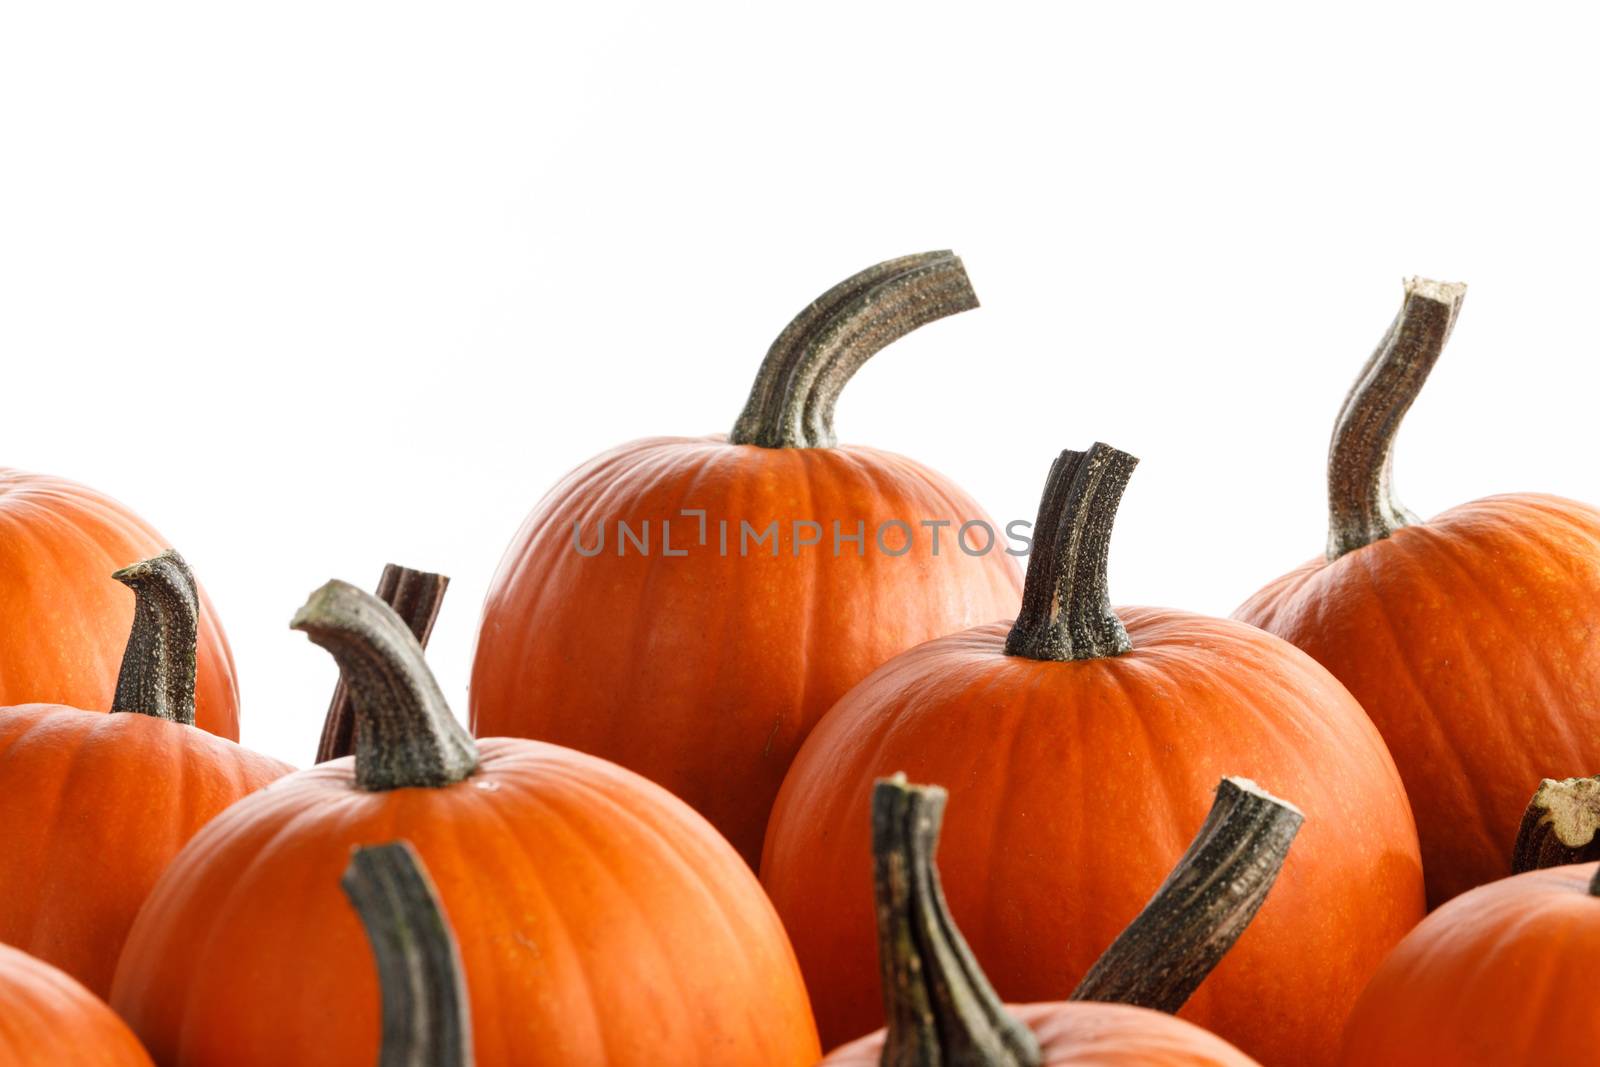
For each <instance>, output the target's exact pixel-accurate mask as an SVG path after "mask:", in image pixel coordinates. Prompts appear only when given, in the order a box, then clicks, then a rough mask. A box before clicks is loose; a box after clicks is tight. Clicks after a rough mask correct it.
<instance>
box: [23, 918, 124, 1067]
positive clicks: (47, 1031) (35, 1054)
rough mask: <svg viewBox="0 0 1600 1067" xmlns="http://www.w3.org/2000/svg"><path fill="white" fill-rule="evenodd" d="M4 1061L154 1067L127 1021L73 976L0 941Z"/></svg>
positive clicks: (36, 1065) (34, 1066) (38, 1066)
mask: <svg viewBox="0 0 1600 1067" xmlns="http://www.w3.org/2000/svg"><path fill="white" fill-rule="evenodd" d="M0 1064H4V1065H5V1067H63V1065H66V1064H70V1065H72V1067H151V1063H150V1057H149V1056H147V1055H145V1051H144V1049H143V1048H141V1047H140V1045H139V1042H138V1039H137V1038H135V1037H134V1036H133V1032H132V1031H131V1030H129V1029H128V1027H127V1024H126V1023H124V1022H123V1021H122V1020H121V1019H119V1018H117V1016H116V1014H115V1013H114V1012H112V1010H111V1009H110V1008H108V1007H106V1006H105V1004H103V1003H102V1002H101V1001H100V1000H99V998H97V997H96V996H94V994H92V993H90V992H89V991H88V990H87V989H85V988H83V986H82V985H80V984H79V983H78V982H76V981H74V980H73V978H72V977H71V976H70V975H67V974H63V973H62V972H61V971H59V970H57V969H56V968H54V967H52V966H50V965H49V964H48V963H45V962H44V961H42V960H37V959H34V958H33V957H32V956H30V955H28V954H27V953H25V952H19V951H17V950H16V949H14V948H11V947H10V946H8V945H0Z"/></svg>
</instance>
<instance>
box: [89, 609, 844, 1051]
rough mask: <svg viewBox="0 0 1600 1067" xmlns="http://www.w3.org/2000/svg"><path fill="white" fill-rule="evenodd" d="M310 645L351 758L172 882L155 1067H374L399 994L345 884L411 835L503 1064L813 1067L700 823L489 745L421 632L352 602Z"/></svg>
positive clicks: (142, 1013)
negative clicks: (329, 683) (351, 738)
mask: <svg viewBox="0 0 1600 1067" xmlns="http://www.w3.org/2000/svg"><path fill="white" fill-rule="evenodd" d="M294 626H295V627H296V628H297V629H300V630H302V631H304V632H305V633H306V634H307V635H309V636H310V637H311V639H312V640H313V641H315V642H317V643H318V644H320V645H323V646H324V647H326V648H327V649H328V650H329V651H330V652H331V653H332V654H333V656H334V658H335V659H336V660H337V661H338V662H339V666H340V670H341V673H342V675H343V677H344V682H345V684H346V685H347V686H348V687H349V690H350V692H351V696H352V699H353V701H354V704H355V709H356V718H357V723H356V729H355V739H356V751H355V755H354V756H353V757H347V758H343V759H337V760H333V761H332V762H329V763H324V764H320V765H318V766H316V767H313V768H311V769H309V770H306V771H301V772H299V773H297V774H294V775H290V776H289V777H287V778H284V779H282V780H280V781H278V782H276V783H274V784H273V786H272V788H270V789H266V790H263V791H262V792H260V793H257V794H256V795H255V796H253V797H247V798H246V799H245V800H243V801H241V802H240V803H238V804H236V805H234V806H233V807H232V808H231V809H229V810H228V811H227V812H225V813H224V814H223V815H222V816H221V817H219V818H218V819H216V820H215V821H214V822H213V823H212V824H211V825H210V826H208V827H207V828H206V829H205V831H203V832H202V833H201V834H200V835H198V836H197V837H196V838H195V839H194V840H193V841H191V842H190V843H189V845H188V847H186V848H185V849H184V851H183V853H182V854H181V855H179V856H178V857H177V859H175V860H174V861H173V863H172V865H171V866H170V867H169V868H168V870H167V872H166V874H165V875H164V876H163V877H162V879H161V882H160V884H159V885H158V886H157V887H156V889H155V891H154V892H153V893H152V894H151V896H150V899H149V900H148V901H147V902H146V904H145V906H144V908H143V909H142V910H141V912H140V914H139V918H138V921H137V922H136V923H135V924H134V929H133V932H132V934H131V935H130V936H129V939H128V945H127V948H126V949H125V950H124V952H123V955H122V960H121V962H120V963H119V965H118V968H117V975H116V980H115V982H114V983H113V988H112V995H111V1001H112V1005H113V1006H114V1007H115V1008H116V1009H117V1011H118V1012H119V1013H120V1014H121V1015H122V1016H123V1018H125V1019H127V1020H128V1022H129V1024H130V1025H131V1026H132V1027H133V1029H134V1032H135V1033H137V1034H139V1035H140V1038H141V1039H142V1040H143V1041H144V1042H145V1046H146V1047H147V1048H149V1049H150V1050H151V1054H152V1055H153V1056H155V1058H156V1059H157V1060H159V1061H160V1062H162V1063H164V1064H168V1065H169V1067H179V1065H181V1067H202V1065H213V1064H216V1065H221V1064H226V1065H228V1067H253V1065H269V1064H270V1065H273V1067H278V1065H281V1064H287V1063H292V1064H296V1065H297V1067H318V1065H324V1064H326V1065H335V1064H337V1065H344V1064H352V1063H369V1062H372V1060H373V1058H374V1057H375V1055H376V1054H377V1051H378V1041H377V1034H378V1031H379V1015H378V1006H379V997H378V988H377V984H376V981H375V979H374V976H373V974H372V973H371V968H370V966H369V965H368V964H367V963H366V961H365V960H363V959H362V958H361V953H360V952H358V951H356V948H357V947H358V946H359V944H360V939H361V936H362V934H361V929H360V925H359V923H357V921H356V919H355V916H353V915H352V914H351V913H350V910H349V908H348V907H346V906H345V903H344V901H343V900H342V899H341V898H340V894H339V893H338V890H337V889H336V888H335V886H336V883H337V881H338V878H339V874H340V872H341V871H342V870H343V869H344V866H345V863H346V861H347V859H348V858H349V854H350V850H351V848H352V847H354V846H359V845H367V844H374V843H378V842H385V841H390V840H394V839H396V838H404V839H405V840H407V841H409V842H410V843H411V845H412V846H413V847H414V848H415V849H416V851H417V853H418V855H419V856H421V857H422V858H423V859H424V861H425V862H426V863H427V866H428V870H429V871H430V873H431V874H432V877H433V879H434V881H435V883H436V885H437V886H438V890H439V898H440V900H441V901H442V903H443V905H444V908H445V910H446V912H447V913H448V914H449V916H450V918H451V922H452V924H453V925H454V927H455V929H456V930H457V932H458V933H459V935H460V937H461V951H462V957H463V961H462V962H463V966H464V968H465V973H466V981H467V987H468V989H469V991H470V995H471V1016H472V1020H471V1025H472V1031H473V1041H474V1044H475V1046H476V1055H477V1062H478V1063H479V1064H480V1065H482V1067H506V1065H518V1067H531V1065H539V1064H572V1063H596V1062H605V1063H609V1064H615V1065H628V1064H645V1063H649V1064H666V1065H671V1064H698V1065H718V1064H740V1065H743V1064H751V1065H754V1064H761V1065H772V1067H783V1065H786V1064H808V1063H810V1062H812V1061H813V1060H814V1059H815V1057H816V1055H817V1054H818V1050H819V1049H818V1044H817V1034H816V1027H815V1023H814V1022H813V1021H812V1017H811V1011H810V1007H809V1005H808V1002H807V998H806V992H805V987H804V984H803V982H802V980H801V976H800V972H799V968H798V966H797V965H796V963H795V959H794V955H793V951H792V950H791V948H790V947H789V943H788V940H787V938H786V937H785V935H784V931H783V927H782V925H781V924H780V923H779V921H778V918H777V915H776V914H775V913H774V912H773V910H772V907H771V905H770V904H769V903H768V901H767V899H766V897H765V896H764V895H763V894H762V891H761V887H760V885H759V883H758V882H757V881H756V879H755V876H754V875H753V874H752V873H751V872H750V870H749V868H748V867H747V866H746V865H745V864H744V862H743V861H742V860H741V859H740V858H739V856H738V854H737V853H735V852H734V851H733V849H732V848H731V847H730V846H729V845H728V843H727V842H726V841H724V840H722V838H720V837H719V836H718V835H717V834H716V832H715V831H713V830H712V829H711V827H710V826H709V825H708V824H707V823H706V822H705V820H704V819H702V818H700V817H699V816H698V815H696V814H695V813H694V812H693V810H692V809H690V808H689V807H688V806H687V805H685V804H683V803H682V802H681V801H679V800H677V799H676V798H674V797H672V796H671V795H670V794H668V793H667V792H666V791H665V790H663V789H661V788H660V787H659V786H656V785H654V784H652V783H650V782H648V781H646V780H645V779H644V778H642V777H640V776H638V775H636V774H633V773H632V772H630V771H627V770H624V769H623V768H621V767H618V766H616V765H615V764H611V763H607V762H605V761H604V760H601V759H598V758H596V757H593V756H588V755H585V754H582V753H578V752H574V751H572V750H570V749H564V748H559V747H557V746H555V745H550V744H545V743H542V742H536V741H526V740H521V739H513V738H490V739H486V740H482V741H478V742H476V743H475V742H474V741H473V739H472V738H471V737H470V736H469V735H468V734H467V733H466V731H465V730H464V729H463V728H462V727H461V726H460V725H459V724H458V723H457V722H456V720H455V719H454V718H453V717H452V716H451V714H450V709H449V707H448V706H447V705H446V703H445V701H444V697H443V696H442V695H441V694H440V692H439V687H438V684H437V683H436V682H435V680H434V678H433V675H432V674H431V673H430V672H429V671H428V668H427V666H426V664H425V663H424V662H423V658H422V648H421V646H420V645H419V644H418V642H417V639H416V638H415V636H413V634H412V633H411V631H410V630H409V629H408V628H407V626H406V624H405V623H404V622H403V621H402V620H401V619H400V618H399V617H398V616H397V615H395V613H394V612H393V611H392V610H390V609H389V608H388V607H387V606H385V605H384V604H383V603H381V602H380V601H378V600H377V599H375V598H374V597H372V596H371V595H370V594H367V593H365V592H362V591H361V590H359V589H356V588H355V587H354V586H351V585H347V584H345V583H343V582H330V583H329V584H328V585H326V586H324V587H323V588H322V589H320V590H319V591H318V592H316V593H315V594H313V596H312V597H311V599H310V600H309V601H308V602H307V604H306V605H305V607H303V608H302V609H301V610H300V612H299V613H298V615H296V617H295V620H294ZM262 1005H272V1010H271V1011H263V1010H262ZM331 1005H337V1010H334V1011H330V1006H331Z"/></svg>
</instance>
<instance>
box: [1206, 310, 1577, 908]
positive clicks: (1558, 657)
mask: <svg viewBox="0 0 1600 1067" xmlns="http://www.w3.org/2000/svg"><path fill="white" fill-rule="evenodd" d="M1464 293H1465V287H1464V286H1460V285H1445V284H1441V283H1438V282H1429V281H1421V280H1413V281H1411V282H1409V283H1407V285H1406V295H1405V301H1404V303H1403V305H1402V306H1401V309H1400V313H1399V315H1398V316H1397V317H1396V319H1395V321H1394V324H1393V325H1392V326H1390V328H1389V331H1388V333H1387V334H1385V335H1384V338H1383V341H1382V342H1381V343H1380V344H1379V346H1378V349H1377V351H1376V352H1375V353H1374V354H1373V356H1372V358H1371V359H1370V360H1369V361H1368V363H1367V366H1366V368H1365V369H1364V370H1363V371H1362V373H1361V376H1360V378H1359V379H1358V380H1357V382H1356V384H1355V387H1354V389H1352V390H1351V393H1350V396H1349V397H1348V398H1347V399H1346V400H1345V404H1344V408H1343V409H1342V410H1341V412H1340V414H1339V418H1338V421H1337V423H1336V425H1335V427H1334V433H1333V442H1332V445H1331V447H1330V449H1329V458H1328V504H1329V514H1330V522H1329V526H1330V534H1329V539H1328V541H1329V543H1328V550H1327V553H1326V557H1325V558H1323V559H1318V560H1314V561H1313V562H1310V563H1307V564H1305V565H1304V566H1302V567H1300V568H1299V569H1297V570H1295V571H1292V572H1291V573H1289V574H1287V575H1285V576H1284V577H1282V578H1280V579H1278V580H1277V581H1275V582H1273V583H1272V584H1270V585H1268V586H1267V587H1266V588H1265V589H1263V590H1262V591H1261V592H1259V593H1257V594H1256V595H1255V596H1254V597H1252V598H1251V599H1250V600H1249V601H1248V602H1247V603H1246V604H1245V605H1244V606H1243V607H1241V608H1240V609H1239V610H1238V612H1237V617H1238V618H1240V619H1242V620H1244V621H1245V622H1249V623H1253V624H1254V625H1257V626H1260V627H1262V628H1263V629H1266V630H1269V631H1270V632H1272V633H1274V634H1277V635H1278V636H1280V637H1282V638H1284V639H1286V640H1288V641H1290V642H1292V643H1293V644H1295V645H1298V646H1299V647H1300V648H1302V649H1304V650H1305V651H1306V652H1308V653H1310V654H1311V656H1312V657H1313V658H1314V659H1316V660H1317V661H1318V662H1319V663H1321V664H1322V665H1323V666H1324V667H1327V668H1328V670H1330V671H1332V672H1333V674H1334V675H1335V676H1336V677H1338V678H1339V680H1340V681H1342V682H1343V683H1344V684H1345V686H1346V687H1348V688H1349V690H1350V692H1351V693H1353V694H1354V695H1355V697H1356V699H1357V700H1359V701H1360V702H1361V704H1362V706H1363V707H1365V708H1366V710H1367V713H1368V714H1369V715H1371V716H1372V720H1373V721H1374V722H1375V723H1376V724H1377V726H1378V730H1379V731H1380V732H1381V733H1382V734H1383V738H1384V740H1385V741H1386V742H1387V743H1388V746H1389V751H1390V752H1391V753H1392V754H1393V755H1394V760H1395V763H1396V764H1397V765H1398V766H1399V768H1400V775H1401V777H1402V778H1403V779H1404V780H1405V784H1406V790H1407V792H1408V793H1409V794H1410V798H1411V805H1412V808H1413V810H1414V811H1415V812H1416V818H1417V829H1418V832H1419V834H1420V835H1421V839H1422V861H1423V869H1424V870H1425V871H1426V873H1427V882H1428V899H1429V902H1430V904H1432V905H1437V904H1439V903H1442V902H1443V901H1445V900H1448V899H1450V898H1451V897H1453V896H1455V895H1456V894H1457V893H1460V892H1462V891H1464V890H1466V889H1470V888H1471V887H1472V886H1475V885H1478V884H1480V883H1482V882H1485V881H1488V880H1489V879H1492V878H1496V877H1499V875H1500V874H1502V873H1503V872H1504V870H1505V857H1506V853H1507V851H1508V850H1509V849H1510V847H1511V843H1512V839H1513V838H1514V836H1515V835H1516V832H1517V825H1518V821H1519V819H1520V818H1521V815H1522V809H1523V803H1524V801H1525V800H1526V799H1527V796H1528V793H1529V792H1530V791H1531V790H1532V789H1533V787H1534V786H1535V785H1537V784H1538V782H1539V780H1540V778H1541V777H1542V776H1544V775H1552V776H1555V777H1565V776H1569V775H1576V774H1582V773H1586V772H1588V771H1590V770H1592V769H1593V768H1595V767H1597V766H1600V641H1596V640H1594V634H1595V632H1596V631H1597V630H1600V511H1597V510H1596V509H1594V508H1591V507H1589V506H1587V505H1584V504H1578V503H1574V502H1572V501H1570V500H1562V499H1559V498H1557V497H1552V496H1538V495H1531V494H1519V495H1513V496H1496V497H1489V498H1487V499H1485V500H1479V501H1475V502H1473V503H1471V504H1466V505H1463V506H1461V507H1457V508H1452V509H1450V510H1449V511H1446V512H1444V513H1443V514H1441V515H1439V516H1438V517H1436V518H1434V519H1431V520H1429V521H1428V522H1422V521H1420V520H1419V519H1417V518H1416V516H1414V515H1412V514H1410V513H1409V512H1408V511H1406V509H1405V508H1404V507H1402V506H1401V505H1400V503H1399V501H1397V500H1396V499H1395V497H1394V494H1393V491H1392V484H1391V482H1392V475H1391V467H1392V455H1393V444H1394V437H1395V433H1396V432H1397V431H1398V429H1399V426H1400V421H1401V418H1402V417H1403V416H1404V415H1405V412H1406V411H1407V409H1408V408H1409V407H1410V406H1411V402H1412V401H1413V400H1414V399H1415V397H1416V395H1417V393H1418V391H1419V390H1420V389H1421V387H1422V384H1423V381H1424V380H1425V379H1426V377H1427V375H1428V372H1429V370H1431V369H1432V367H1433V364H1434V362H1435V361H1436V360H1437V359H1438V357H1439V353H1440V352H1441V351H1442V350H1443V347H1444V344H1445V341H1446V339H1447V338H1448V337H1449V334H1450V331H1451V328H1452V327H1453V325H1454V324H1455V321H1456V316H1457V313H1458V311H1459V310H1460V307H1461V300H1462V297H1463V295H1464Z"/></svg>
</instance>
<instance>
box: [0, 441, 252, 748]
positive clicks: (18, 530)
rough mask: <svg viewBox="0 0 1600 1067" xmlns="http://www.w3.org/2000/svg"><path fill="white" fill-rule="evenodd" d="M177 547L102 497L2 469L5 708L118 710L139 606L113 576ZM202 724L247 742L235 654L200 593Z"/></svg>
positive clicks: (0, 692)
mask: <svg viewBox="0 0 1600 1067" xmlns="http://www.w3.org/2000/svg"><path fill="white" fill-rule="evenodd" d="M166 547H167V542H166V540H165V539H164V538H162V536H161V535H160V534H158V533H156V532H155V530H153V529H151V528H150V526H149V524H147V523H146V522H145V521H144V520H143V519H141V518H139V517H138V516H137V515H135V514H134V513H133V512H131V511H129V510H128V509H127V508H126V507H124V506H122V505H121V504H119V503H117V502H116V501H115V500H112V499H111V498H110V497H108V496H104V495H102V494H100V493H97V492H95V491H94V490H92V489H86V488H84V487H83V486H81V485H77V484H75V483H73V482H69V481H66V480H64V479H61V478H51V477H47V476H45V475H42V474H27V473H25V472H23V471H16V470H8V469H5V468H0V707H3V706H9V705H14V704H27V703H42V704H62V705H66V706H68V707H74V708H104V707H108V706H109V705H110V701H111V692H112V688H113V687H114V685H115V684H116V681H117V671H118V666H119V664H120V663H121V662H122V646H123V643H124V642H125V641H126V640H127V637H128V627H129V625H130V624H131V623H132V622H133V605H132V604H130V603H129V602H128V600H127V598H126V597H125V596H123V595H122V594H121V591H120V590H118V589H117V587H116V586H115V585H113V584H111V583H110V582H107V581H106V575H108V574H110V573H111V572H112V571H114V570H116V569H117V568H118V567H120V566H122V565H123V564H125V563H127V562H128V561H129V560H132V559H147V558H149V557H151V556H154V555H156V554H157V553H159V552H160V551H161V550H162V549H164V548H166ZM196 639H197V641H198V646H197V647H198V662H197V663H196V667H195V695H194V705H195V724H196V725H198V726H199V727H200V729H202V730H205V731H207V732H209V733H213V734H216V735H217V736H218V737H226V738H228V739H229V740H230V741H237V740H239V689H238V684H237V683H236V682H235V681H234V671H233V653H232V652H230V651H229V649H228V639H227V637H225V636H224V635H223V633H222V625H221V624H220V623H219V622H218V621H217V613H216V612H215V611H214V610H212V607H211V602H210V601H209V600H207V599H206V595H205V593H204V591H202V592H201V593H200V626H199V632H198V635H197V638H196Z"/></svg>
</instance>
